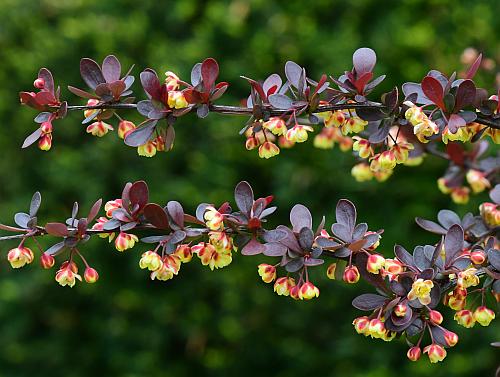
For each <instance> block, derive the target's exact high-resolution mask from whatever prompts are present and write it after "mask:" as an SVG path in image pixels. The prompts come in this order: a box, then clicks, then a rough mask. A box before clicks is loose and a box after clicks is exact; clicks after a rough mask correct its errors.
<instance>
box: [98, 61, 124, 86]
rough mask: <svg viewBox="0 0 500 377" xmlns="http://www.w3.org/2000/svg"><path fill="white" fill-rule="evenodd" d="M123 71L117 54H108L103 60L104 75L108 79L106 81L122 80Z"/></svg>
mask: <svg viewBox="0 0 500 377" xmlns="http://www.w3.org/2000/svg"><path fill="white" fill-rule="evenodd" d="M121 73H122V66H121V64H120V62H119V61H118V59H117V58H116V56H114V55H108V56H106V57H105V58H104V61H103V62H102V75H103V76H104V78H105V79H106V82H108V83H111V82H113V81H118V80H120V74H121Z"/></svg>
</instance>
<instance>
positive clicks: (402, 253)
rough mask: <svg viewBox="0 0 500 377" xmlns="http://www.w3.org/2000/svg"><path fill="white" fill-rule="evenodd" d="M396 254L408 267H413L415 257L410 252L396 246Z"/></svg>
mask: <svg viewBox="0 0 500 377" xmlns="http://www.w3.org/2000/svg"><path fill="white" fill-rule="evenodd" d="M394 254H395V255H396V257H397V258H398V259H399V260H400V261H401V262H403V263H404V264H406V265H408V266H413V257H412V255H411V254H410V253H409V252H408V251H406V249H405V248H404V247H403V246H400V245H395V246H394Z"/></svg>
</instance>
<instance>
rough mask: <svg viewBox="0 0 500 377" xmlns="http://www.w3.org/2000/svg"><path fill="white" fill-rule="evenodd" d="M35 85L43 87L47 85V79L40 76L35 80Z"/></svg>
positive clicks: (39, 87) (38, 87)
mask: <svg viewBox="0 0 500 377" xmlns="http://www.w3.org/2000/svg"><path fill="white" fill-rule="evenodd" d="M33 86H34V87H35V88H37V89H43V88H44V87H45V80H44V79H42V78H40V77H39V78H37V79H36V80H35V81H34V82H33Z"/></svg>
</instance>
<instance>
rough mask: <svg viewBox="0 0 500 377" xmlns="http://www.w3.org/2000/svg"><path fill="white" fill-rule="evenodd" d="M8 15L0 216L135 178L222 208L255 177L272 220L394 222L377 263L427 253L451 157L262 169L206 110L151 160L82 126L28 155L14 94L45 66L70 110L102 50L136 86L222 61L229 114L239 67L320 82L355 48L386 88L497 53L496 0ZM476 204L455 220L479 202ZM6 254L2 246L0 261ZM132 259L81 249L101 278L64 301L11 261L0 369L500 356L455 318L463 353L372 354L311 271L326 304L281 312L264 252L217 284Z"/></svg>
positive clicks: (454, 366) (453, 371) (310, 372)
mask: <svg viewBox="0 0 500 377" xmlns="http://www.w3.org/2000/svg"><path fill="white" fill-rule="evenodd" d="M0 4H1V8H2V12H1V13H0V81H1V82H2V85H1V86H0V98H1V101H0V120H1V127H0V150H1V151H2V152H1V153H2V158H1V159H0V171H1V172H2V174H1V177H0V218H1V219H2V222H8V221H9V220H10V216H11V214H13V213H14V212H15V211H18V210H24V209H25V207H26V206H27V204H28V202H29V199H30V197H31V195H32V193H33V191H35V190H36V189H37V190H40V191H41V192H42V193H43V195H44V205H43V208H42V212H41V217H42V218H43V219H44V220H47V221H50V220H57V219H60V218H61V217H63V216H64V215H65V214H68V213H69V211H70V209H71V205H72V202H73V201H74V200H79V201H80V202H81V203H82V204H83V206H84V208H85V209H88V207H89V205H90V204H91V203H93V201H94V200H95V199H96V198H98V197H100V196H103V197H104V198H105V199H111V198H114V197H116V196H118V195H119V193H120V190H121V188H122V186H123V184H124V183H125V182H126V181H133V180H138V179H146V180H147V181H148V183H149V184H150V189H151V191H152V197H153V199H154V200H156V201H166V200H170V199H175V200H179V201H181V202H182V203H184V204H185V207H186V208H188V209H191V210H192V209H194V208H195V206H196V204H197V203H198V202H201V201H207V200H208V201H211V202H215V203H220V202H222V201H224V200H226V199H228V198H231V197H232V189H233V187H234V185H235V184H236V183H237V182H238V181H239V180H242V179H247V180H249V181H250V182H251V183H252V185H253V186H254V188H255V190H256V192H257V193H258V194H261V195H267V194H270V193H273V194H275V195H276V202H277V205H278V206H279V207H280V210H279V212H278V215H277V216H276V219H275V221H276V224H278V223H284V222H286V221H287V218H288V211H289V209H290V207H291V204H292V203H296V202H301V203H304V204H306V205H308V206H309V207H310V208H311V210H312V212H313V213H314V214H315V215H316V216H317V218H319V217H320V215H322V214H325V215H327V216H328V218H329V219H330V221H331V220H332V217H333V208H334V205H335V203H336V201H337V200H338V199H339V198H341V197H348V198H350V199H351V200H353V201H354V202H355V203H356V204H357V206H358V210H359V215H360V217H361V218H362V219H364V220H366V221H368V223H369V224H370V225H371V227H372V228H379V227H380V228H381V227H384V228H385V229H386V233H385V234H384V238H383V243H382V246H381V247H380V250H381V251H383V252H384V253H385V254H386V255H391V253H392V251H391V245H393V244H394V243H396V242H400V243H402V244H403V245H405V246H406V247H408V248H412V247H413V246H414V245H416V244H418V243H425V242H434V241H435V240H434V239H433V238H432V236H431V235H429V234H425V233H424V232H423V231H421V230H419V229H418V228H417V227H416V225H415V224H414V223H413V222H412V218H413V217H415V216H423V217H428V218H433V217H434V216H435V214H436V212H437V210H438V209H439V208H452V209H457V208H456V206H455V205H453V204H452V203H451V202H450V200H449V198H448V197H447V196H444V195H442V194H440V193H439V192H438V190H437V187H436V183H435V182H436V179H437V178H438V177H439V176H440V173H442V172H443V170H444V168H445V162H442V161H437V160H435V159H431V158H429V160H428V161H427V163H425V164H424V166H421V167H418V168H404V167H403V168H399V169H397V171H396V174H395V175H394V177H393V178H392V179H390V180H389V181H388V182H386V183H384V184H376V183H368V184H357V183H356V182H354V180H353V179H352V178H351V177H350V174H349V170H350V167H351V164H352V158H351V156H350V155H349V154H343V153H341V152H340V151H338V149H335V150H333V151H320V150H314V149H313V147H312V143H306V144H305V145H299V146H298V147H296V148H295V149H293V150H291V151H283V152H282V154H281V155H280V156H279V157H278V158H274V159H272V160H270V161H262V160H260V159H259V158H258V157H257V154H256V153H251V152H246V150H245V149H244V146H243V143H244V141H243V139H241V138H240V137H239V136H238V134H237V131H238V130H239V129H240V127H241V125H242V122H243V121H244V120H243V119H238V118H234V117H222V116H219V115H216V114H214V115H210V117H209V118H208V119H207V120H204V121H202V120H198V119H197V118H195V117H194V116H190V117H185V118H183V119H181V120H180V121H179V122H178V124H177V125H176V131H177V142H176V146H175V148H174V150H173V151H172V152H170V153H169V154H160V155H159V156H157V157H156V158H154V159H145V158H139V157H138V156H137V154H136V152H135V150H133V149H130V148H127V147H125V146H123V145H122V144H121V142H120V141H119V140H118V139H117V138H116V137H115V135H108V136H107V137H105V138H103V139H102V140H96V139H94V138H92V137H91V136H89V135H87V134H85V132H84V127H83V126H82V125H81V124H80V121H81V114H72V115H71V116H70V117H69V118H68V119H66V120H64V121H63V122H58V123H57V124H56V131H55V143H54V149H53V150H52V151H51V152H50V153H43V152H40V151H38V150H37V149H36V148H32V149H29V150H26V151H23V152H20V151H19V145H20V144H21V143H22V140H23V138H24V137H25V135H27V134H28V133H29V132H31V130H32V129H34V124H33V123H32V117H33V116H34V113H33V112H32V111H31V110H29V109H26V108H21V107H20V106H18V100H17V92H18V91H19V90H26V89H28V88H30V86H31V83H32V81H33V79H34V77H35V75H36V72H37V70H38V68H39V67H41V66H46V67H49V68H50V69H51V70H52V72H53V73H54V75H55V77H56V82H57V83H59V84H60V85H61V86H63V95H68V97H71V98H73V99H74V97H72V96H70V95H69V93H68V92H67V90H65V89H64V86H65V85H67V84H73V85H76V86H82V85H83V83H82V82H81V79H80V77H79V73H78V61H79V59H80V57H83V56H89V57H93V58H95V59H96V60H99V61H101V60H102V58H103V57H104V56H105V55H107V54H108V53H115V54H117V56H118V57H119V58H120V59H121V60H122V63H125V64H124V65H125V66H128V65H129V64H132V63H135V64H136V69H135V70H134V73H135V74H136V75H138V73H139V72H140V70H142V69H143V68H145V67H147V66H150V67H153V68H155V69H157V70H158V71H160V72H163V71H166V70H173V71H175V72H177V73H179V74H180V75H181V77H188V74H189V71H190V68H191V66H192V65H193V64H194V63H195V62H197V61H201V60H202V59H203V58H205V57H207V56H212V57H215V58H217V59H218V60H219V61H220V65H221V72H222V74H221V79H222V80H227V81H230V82H231V87H230V90H229V92H228V94H227V95H226V96H225V97H224V101H223V102H224V103H228V104H236V103H237V102H238V101H239V99H240V98H242V97H244V96H245V95H246V93H247V90H248V88H247V86H246V83H245V82H244V81H243V80H241V79H238V76H239V75H240V74H245V75H248V76H250V77H254V78H264V77H265V76H266V75H267V74H268V73H271V72H279V73H282V67H283V64H284V62H285V61H286V60H288V59H292V60H295V61H297V62H299V63H300V64H302V65H305V66H306V67H308V68H309V71H310V73H311V75H312V77H319V75H320V74H321V73H323V72H325V73H328V74H335V75H338V74H340V73H341V72H342V71H343V70H345V69H349V68H350V67H351V62H350V59H351V54H352V52H353V51H354V50H355V49H356V48H358V47H361V46H369V47H372V48H374V49H375V50H376V51H377V53H378V56H379V63H378V65H377V68H376V72H377V73H379V74H382V73H388V74H389V77H388V78H387V79H386V81H385V83H384V84H383V85H382V87H383V90H385V91H388V90H390V88H391V87H392V86H393V85H396V84H400V83H402V82H404V81H412V80H418V79H420V78H421V77H423V75H425V73H426V72H427V70H428V68H429V67H438V68H440V69H441V70H443V71H444V72H447V73H451V72H452V71H453V70H455V69H460V68H461V64H460V60H459V57H460V54H461V52H462V51H463V49H464V48H466V47H468V46H475V47H477V48H478V49H480V50H482V51H484V52H485V53H486V54H487V55H488V56H490V57H492V58H496V59H497V61H499V58H500V45H499V44H498V35H500V21H499V19H498V17H496V15H498V14H499V13H498V12H499V11H500V6H499V4H500V3H498V2H497V1H494V0H492V1H484V0H478V1H474V2H471V1H453V0H432V1H420V0H399V1H384V2H380V1H375V0H361V1H353V2H340V1H326V0H316V1H310V2H307V4H305V3H304V2H302V1H300V0H289V1H287V2H270V1H266V0H253V1H248V2H247V1H243V0H232V1H215V0H210V1H195V0H182V1H175V2H174V1H155V0H143V1H140V2H137V1H131V0H124V1H119V0H107V1H98V0H85V1H84V0H74V1H72V0H41V1H34V0H32V1H29V0H27V1H23V0H1V1H0ZM480 81H482V84H483V85H484V86H486V87H488V88H490V89H492V87H493V82H494V78H493V75H492V74H487V73H483V74H481V80H480ZM134 88H135V90H136V94H137V96H138V97H143V94H142V93H141V90H140V88H139V87H138V86H137V85H135V86H134ZM130 117H131V118H133V117H134V114H132V113H130ZM485 197H486V196H485V195H482V196H479V197H475V198H474V199H473V200H471V202H470V204H469V205H467V206H464V207H460V208H458V211H459V212H461V213H464V212H465V211H467V210H476V209H477V205H478V203H479V202H480V201H481V200H484V199H485ZM61 214H64V215H63V216H61ZM10 246H14V245H6V244H5V245H4V244H2V249H3V250H2V251H3V252H5V251H6V250H8V248H9V247H10ZM142 251H143V249H141V248H136V249H134V250H133V251H131V252H128V253H125V254H119V253H117V252H116V251H114V249H113V248H112V247H110V246H108V245H106V243H105V241H103V240H100V239H99V240H94V241H92V242H91V243H90V244H89V245H88V247H87V248H86V249H85V253H86V255H88V258H89V259H90V260H91V261H92V262H93V265H94V267H96V268H97V269H98V270H99V272H100V273H101V280H100V282H99V283H98V284H97V285H95V286H89V285H86V284H80V285H78V286H76V287H75V288H73V289H67V288H60V287H59V286H58V285H57V284H56V283H55V281H54V280H53V271H52V272H45V271H41V270H40V269H39V268H38V266H36V265H35V263H34V264H33V265H31V266H29V267H27V268H24V269H23V270H21V271H16V272H13V271H12V270H11V269H10V268H9V267H8V264H7V262H6V261H5V260H4V261H3V262H2V263H1V264H0V274H1V278H0V321H1V323H2V325H1V327H0V328H1V331H0V344H1V347H2V351H1V352H0V376H2V377H3V376H31V375H37V376H45V375H51V376H59V375H61V376H62V375H64V376H68V377H71V376H89V375H95V374H97V373H98V374H99V375H112V376H127V377H128V376H130V377H132V376H143V375H148V376H193V375H199V376H233V375H236V374H239V375H241V376H246V375H260V376H267V375H273V376H280V377H281V376H283V377H285V376H319V375H321V376H334V375H338V374H339V373H342V374H344V375H348V376H361V375H362V376H374V377H375V376H385V377H389V376H397V375H411V376H430V375H433V376H434V377H438V376H445V375H446V376H449V375H453V376H465V375H467V376H476V375H478V376H479V375H482V376H486V375H492V374H493V373H494V369H495V367H496V365H497V362H498V359H499V354H498V351H496V350H495V349H493V348H491V347H490V346H489V345H488V344H489V343H490V342H492V341H496V340H498V339H497V338H498V337H495V335H498V329H499V327H498V321H497V324H496V325H492V326H490V328H474V329H473V330H464V329H458V328H457V326H456V324H455V323H451V324H450V328H451V329H452V330H454V331H457V332H458V333H459V335H460V338H461V341H460V342H459V344H458V346H457V347H456V348H455V349H454V350H453V351H452V352H450V354H449V356H448V358H447V359H446V360H445V362H444V363H442V364H440V365H432V366H431V365H429V364H428V363H427V361H425V362H423V361H422V362H419V363H409V362H407V360H406V357H405V353H406V346H405V344H404V343H403V342H402V341H394V342H391V343H384V344H382V343H381V342H380V341H372V340H369V339H366V338H364V337H361V336H357V335H355V333H354V331H353V329H352V326H351V321H352V319H353V318H354V317H355V316H357V315H359V313H357V312H356V310H354V309H353V308H351V306H350V301H351V299H352V298H353V297H354V296H355V295H356V294H357V293H359V292H360V291H361V289H363V288H365V287H362V286H356V287H347V286H345V284H342V283H338V282H330V281H327V279H326V278H325V277H324V276H323V275H321V276H320V274H316V275H315V276H314V280H315V282H317V284H318V285H319V287H320V289H321V297H320V299H319V300H317V301H315V302H311V303H308V304H304V303H302V302H292V301H291V300H287V299H285V298H283V297H278V296H276V295H274V294H273V293H272V289H271V288H270V287H268V286H265V285H264V284H263V283H262V282H259V278H258V276H257V274H256V265H257V263H259V262H260V260H259V258H242V257H241V256H239V255H238V256H236V258H235V263H233V264H232V265H231V266H230V267H228V268H225V269H223V270H220V271H217V272H210V271H208V270H207V269H206V268H202V267H201V266H200V265H199V264H198V263H192V264H189V265H186V266H184V267H183V269H182V271H181V275H180V276H179V277H178V278H176V279H175V280H173V281H170V282H168V283H161V282H151V281H150V280H149V278H148V274H147V273H145V272H144V271H140V270H139V268H138V266H137V262H138V256H139V254H140V253H141V252H142ZM445 310H446V309H445ZM446 314H447V315H446V317H447V318H449V317H450V316H451V313H449V312H447V313H446ZM495 326H496V327H495ZM476 327H477V326H476Z"/></svg>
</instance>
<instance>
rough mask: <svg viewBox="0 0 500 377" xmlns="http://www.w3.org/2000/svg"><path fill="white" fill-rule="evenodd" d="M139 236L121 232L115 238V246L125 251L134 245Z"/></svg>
mask: <svg viewBox="0 0 500 377" xmlns="http://www.w3.org/2000/svg"><path fill="white" fill-rule="evenodd" d="M138 241H139V238H137V236H136V235H135V234H128V233H124V232H120V234H118V237H116V239H115V248H116V250H118V251H125V250H128V249H131V248H133V247H134V245H135V243H136V242H138Z"/></svg>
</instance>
